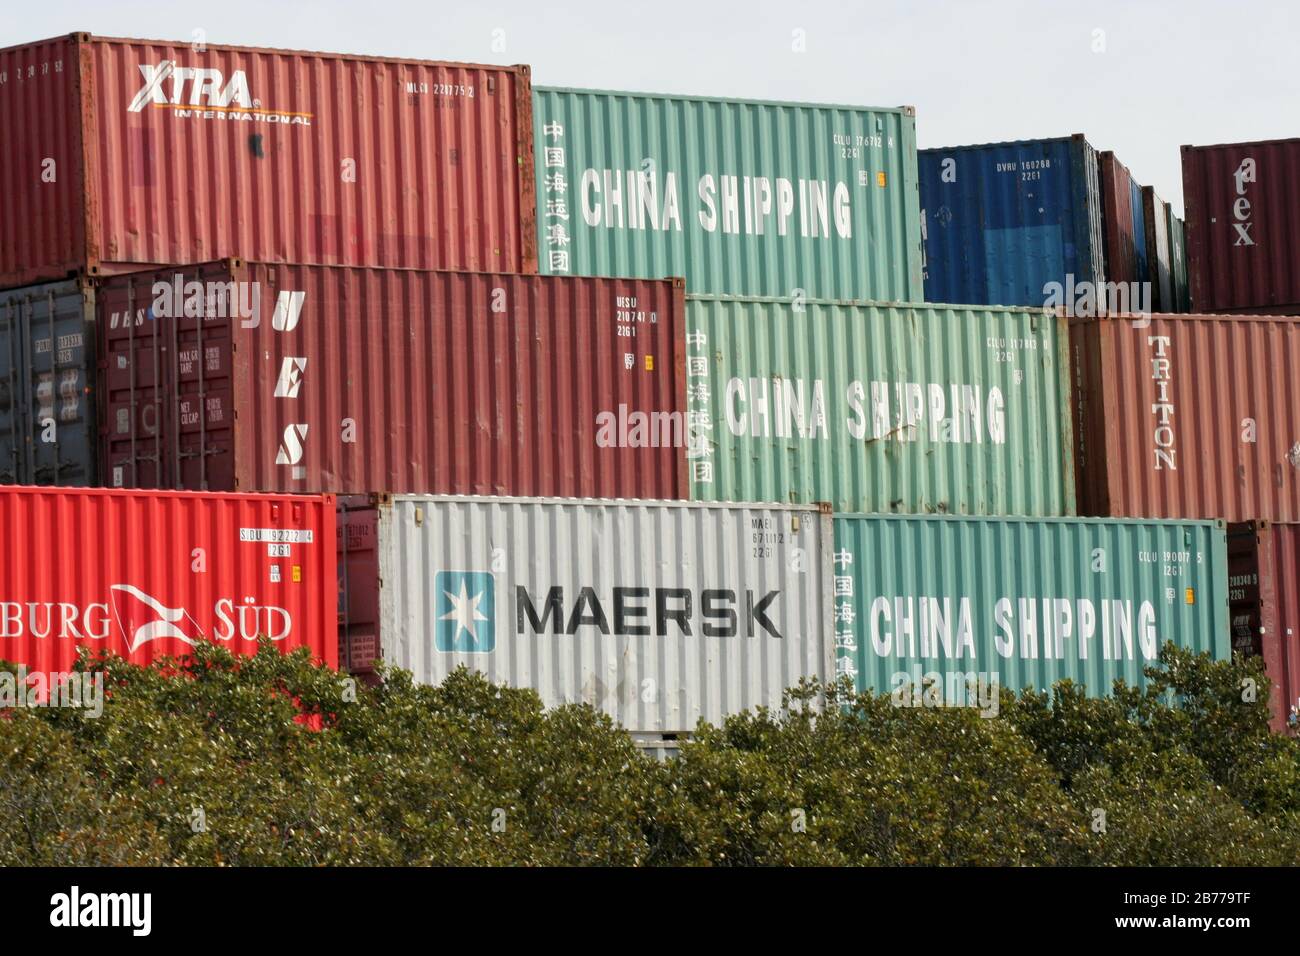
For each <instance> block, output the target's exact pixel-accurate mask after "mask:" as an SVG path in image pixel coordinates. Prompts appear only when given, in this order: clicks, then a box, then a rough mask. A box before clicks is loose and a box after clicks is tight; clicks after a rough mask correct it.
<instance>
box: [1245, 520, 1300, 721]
mask: <svg viewBox="0 0 1300 956" xmlns="http://www.w3.org/2000/svg"><path fill="white" fill-rule="evenodd" d="M1228 571H1229V587H1230V590H1229V597H1230V600H1231V602H1232V643H1233V649H1234V650H1237V651H1240V652H1241V653H1244V654H1253V655H1256V656H1259V657H1263V659H1264V669H1265V672H1266V673H1267V674H1268V679H1269V680H1270V681H1271V682H1272V685H1273V687H1272V692H1271V695H1270V698H1269V707H1270V709H1271V723H1272V725H1273V729H1274V730H1278V731H1281V730H1284V729H1285V728H1287V727H1288V726H1291V727H1294V726H1295V725H1296V721H1297V719H1298V717H1300V525H1297V524H1278V523H1274V522H1268V521H1253V522H1245V523H1243V524H1238V525H1233V526H1232V527H1231V528H1230V529H1229V532H1228Z"/></svg>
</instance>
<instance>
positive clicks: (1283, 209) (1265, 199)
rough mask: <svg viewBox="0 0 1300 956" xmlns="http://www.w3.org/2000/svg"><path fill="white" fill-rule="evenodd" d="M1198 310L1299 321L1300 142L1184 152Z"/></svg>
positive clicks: (1186, 205) (1185, 200) (1194, 299)
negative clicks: (1298, 226) (1298, 228)
mask: <svg viewBox="0 0 1300 956" xmlns="http://www.w3.org/2000/svg"><path fill="white" fill-rule="evenodd" d="M1183 205H1184V212H1185V215H1186V221H1187V260H1188V261H1187V265H1188V271H1189V273H1190V275H1191V287H1192V308H1194V309H1196V310H1197V311H1199V312H1258V313H1261V314H1265V315H1297V314H1300V236H1297V235H1296V228H1295V225H1296V222H1297V221H1300V138H1297V139H1279V140H1270V141H1266V142H1259V143H1228V144H1224V145H1220V146H1184V147H1183Z"/></svg>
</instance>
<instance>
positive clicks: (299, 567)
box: [293, 564, 302, 584]
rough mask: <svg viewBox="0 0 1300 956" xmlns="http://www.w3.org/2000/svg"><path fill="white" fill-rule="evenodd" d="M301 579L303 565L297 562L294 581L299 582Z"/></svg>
mask: <svg viewBox="0 0 1300 956" xmlns="http://www.w3.org/2000/svg"><path fill="white" fill-rule="evenodd" d="M301 581H302V565H301V564H295V565H294V566H293V583H294V584H298V583H300V582H301Z"/></svg>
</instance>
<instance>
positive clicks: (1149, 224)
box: [1142, 186, 1178, 312]
mask: <svg viewBox="0 0 1300 956" xmlns="http://www.w3.org/2000/svg"><path fill="white" fill-rule="evenodd" d="M1142 216H1143V221H1144V224H1145V226H1146V245H1147V281H1148V282H1150V283H1151V308H1152V310H1153V311H1156V312H1177V311H1178V303H1177V302H1176V301H1175V300H1174V286H1173V269H1172V265H1171V261H1170V260H1171V256H1172V253H1171V251H1170V243H1169V206H1168V204H1166V203H1165V201H1164V200H1163V199H1161V198H1160V197H1159V196H1157V195H1156V191H1155V189H1153V188H1152V187H1151V186H1143V187H1142Z"/></svg>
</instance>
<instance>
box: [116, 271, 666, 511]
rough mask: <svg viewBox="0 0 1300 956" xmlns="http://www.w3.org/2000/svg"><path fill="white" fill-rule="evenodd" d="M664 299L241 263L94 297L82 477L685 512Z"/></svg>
mask: <svg viewBox="0 0 1300 956" xmlns="http://www.w3.org/2000/svg"><path fill="white" fill-rule="evenodd" d="M683 286H684V283H683V281H682V280H680V279H663V280H642V279H606V278H584V277H576V276H537V275H517V274H515V275H507V274H491V273H469V272H436V271H421V270H413V269H362V268H351V267H345V266H303V265H284V264H265V263H247V262H241V261H232V262H224V263H209V264H205V265H202V266H197V267H189V268H185V269H167V270H160V271H158V272H151V273H136V274H133V275H126V276H117V277H114V278H111V279H106V280H103V281H102V282H101V287H100V289H99V295H98V297H97V308H98V310H99V327H100V336H101V341H100V355H101V367H102V370H101V375H100V409H101V414H102V415H103V426H102V429H101V448H102V451H103V458H102V459H101V469H102V470H101V472H100V473H101V475H102V477H103V480H104V481H105V483H107V484H109V485H111V486H114V487H119V486H120V487H147V488H154V487H157V488H185V489H189V490H194V491H199V490H205V489H210V490H218V491H243V490H257V491H278V492H313V493H315V492H335V493H339V494H367V493H371V492H414V493H430V494H482V495H524V496H550V495H559V496H566V497H604V498H615V497H623V498H682V497H685V496H686V494H687V486H686V450H685V447H684V442H682V441H677V442H675V443H674V442H673V441H672V438H673V429H674V427H675V429H676V431H677V433H678V435H679V437H682V436H684V433H685V420H684V415H683V412H682V409H683V405H684V402H685V387H684V384H683V383H684V374H685V364H684V362H685V360H684V348H685V342H684V335H685V290H684V287H683ZM178 313H184V314H183V315H182V317H180V318H173V317H171V316H174V315H177V314H178ZM598 416H606V417H604V418H599V417H598ZM650 416H658V417H656V418H654V419H653V424H650V421H649V418H650ZM638 419H639V420H641V421H642V424H643V427H642V428H641V429H640V431H637V430H636V427H635V426H636V422H637V420H638ZM611 423H612V425H611ZM602 425H605V426H607V427H606V428H605V430H604V431H602V430H601V426H602ZM665 426H666V430H665Z"/></svg>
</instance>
